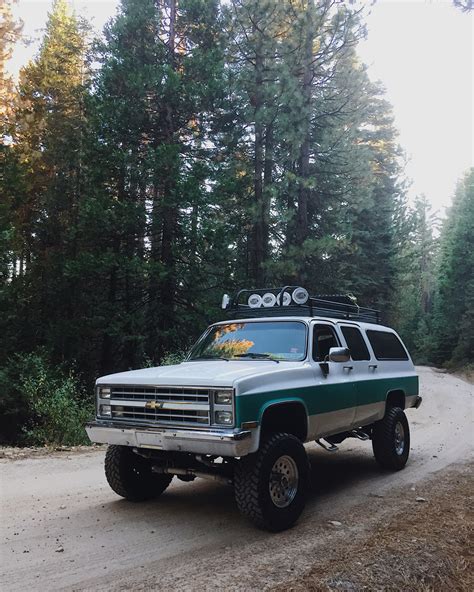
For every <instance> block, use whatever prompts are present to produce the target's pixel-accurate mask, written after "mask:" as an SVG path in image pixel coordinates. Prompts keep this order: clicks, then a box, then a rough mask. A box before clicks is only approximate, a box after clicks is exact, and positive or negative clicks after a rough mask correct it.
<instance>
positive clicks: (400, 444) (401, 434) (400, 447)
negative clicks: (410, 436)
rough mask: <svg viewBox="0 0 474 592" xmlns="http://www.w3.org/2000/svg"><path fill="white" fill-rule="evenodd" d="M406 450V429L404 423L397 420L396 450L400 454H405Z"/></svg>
mask: <svg viewBox="0 0 474 592" xmlns="http://www.w3.org/2000/svg"><path fill="white" fill-rule="evenodd" d="M404 450H405V430H404V428H403V426H402V424H401V423H400V422H399V421H397V423H396V424H395V452H396V453H397V454H398V456H401V455H402V454H403V451H404Z"/></svg>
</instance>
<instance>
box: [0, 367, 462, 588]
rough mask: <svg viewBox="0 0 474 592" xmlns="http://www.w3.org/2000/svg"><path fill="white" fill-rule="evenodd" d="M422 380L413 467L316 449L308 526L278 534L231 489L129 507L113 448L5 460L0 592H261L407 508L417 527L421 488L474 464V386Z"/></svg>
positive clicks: (1, 466)
mask: <svg viewBox="0 0 474 592" xmlns="http://www.w3.org/2000/svg"><path fill="white" fill-rule="evenodd" d="M419 372H420V379H421V394H422V396H423V404H422V406H421V407H420V409H418V410H409V411H408V419H409V421H410V425H411V430H412V444H411V445H412V449H411V456H410V459H409V462H408V465H407V467H406V468H405V470H403V471H401V472H399V473H384V472H381V471H380V470H379V469H378V467H377V465H376V464H375V461H374V460H373V456H372V450H371V445H370V442H369V443H367V442H359V441H357V440H352V439H351V440H346V441H345V442H344V443H343V444H342V445H341V448H340V450H339V452H337V453H327V452H325V451H323V450H322V449H320V448H319V447H318V446H316V445H315V444H311V445H308V447H307V448H308V454H309V457H310V460H311V464H312V468H313V477H312V478H313V488H312V489H313V491H312V493H311V495H310V498H309V501H308V505H307V508H306V511H305V513H304V514H303V517H302V518H301V519H300V522H299V523H298V525H297V526H295V527H294V528H293V529H291V530H290V531H287V532H284V533H281V534H278V535H271V534H268V533H265V532H261V531H258V530H255V529H254V528H253V527H252V526H251V525H249V524H247V523H246V522H245V521H244V520H243V519H242V518H241V517H240V515H239V513H238V512H237V509H236V507H235V504H234V500H233V492H232V489H231V488H230V487H226V486H223V485H219V484H214V483H212V482H209V481H203V480H196V481H194V482H192V483H183V482H181V481H178V480H177V479H175V480H174V481H173V483H172V485H171V486H170V488H169V489H168V490H167V491H166V492H165V494H164V495H163V496H162V498H160V499H159V500H157V501H155V502H146V503H142V504H132V503H128V502H126V501H124V500H122V499H121V498H119V497H117V496H116V495H115V494H114V493H113V492H112V491H111V490H110V489H109V487H108V485H107V483H106V481H105V477H104V473H103V459H104V451H103V450H99V451H97V450H95V451H91V452H86V453H62V454H63V456H60V455H59V456H58V455H54V456H51V457H38V458H26V459H21V460H10V459H2V460H0V471H1V482H0V483H1V486H0V493H1V506H0V518H1V531H0V532H1V539H2V540H1V547H0V558H1V568H0V589H1V590H2V591H5V592H7V591H8V592H9V591H14V590H18V591H22V592H24V591H36V590H38V591H46V590H48V591H49V590H172V589H177V590H257V589H258V590H261V589H263V588H265V587H272V586H274V585H276V584H281V583H282V582H284V581H285V580H286V579H288V578H290V577H291V578H293V577H297V576H298V574H300V573H303V571H304V570H305V567H307V565H308V563H309V562H314V561H315V560H317V557H318V555H319V554H324V555H325V556H327V554H328V553H331V550H332V549H333V548H335V546H338V548H339V551H340V549H341V545H345V546H346V547H347V553H348V554H350V537H351V536H352V535H351V533H355V532H358V533H360V532H361V530H364V529H366V530H367V532H370V529H371V528H373V527H374V524H376V523H379V522H380V521H381V520H384V516H386V514H387V512H389V508H392V509H393V507H394V506H397V505H398V506H399V507H402V506H403V507H407V504H412V505H411V506H408V507H407V508H408V509H407V519H409V516H410V512H411V511H414V512H416V509H417V505H418V504H417V501H416V497H417V491H418V490H419V489H420V488H422V487H424V490H423V491H425V490H426V484H427V483H429V481H430V479H433V478H436V473H438V472H441V471H442V470H444V469H446V468H447V467H449V466H451V465H454V464H458V463H463V462H464V461H466V460H467V459H468V458H469V457H470V456H472V451H473V435H472V434H473V401H474V387H473V385H471V384H469V383H467V382H464V381H463V380H461V379H459V378H456V377H455V376H452V375H449V374H442V373H438V372H435V371H433V370H431V369H429V368H424V367H422V368H419ZM425 495H426V494H425ZM418 501H419V500H418ZM410 508H411V509H410ZM339 522H340V523H341V524H340V525H339V524H338V523H339Z"/></svg>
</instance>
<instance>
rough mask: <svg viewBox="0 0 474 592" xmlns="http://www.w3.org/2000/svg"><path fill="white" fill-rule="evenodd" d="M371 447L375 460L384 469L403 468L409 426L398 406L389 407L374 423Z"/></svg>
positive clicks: (394, 469) (408, 439)
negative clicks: (379, 419) (382, 416)
mask: <svg viewBox="0 0 474 592" xmlns="http://www.w3.org/2000/svg"><path fill="white" fill-rule="evenodd" d="M372 449H373V451H374V456H375V460H376V461H377V462H378V463H379V465H380V466H382V467H383V468H384V469H390V470H392V471H399V470H400V469H403V467H404V466H405V465H406V463H407V460H408V455H409V454H410V428H409V426H408V420H407V417H406V415H405V413H404V411H403V409H400V407H390V408H389V409H387V411H386V412H385V416H384V418H383V419H382V420H381V421H378V422H377V423H376V424H374V428H373V432H372Z"/></svg>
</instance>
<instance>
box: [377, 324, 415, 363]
mask: <svg viewBox="0 0 474 592" xmlns="http://www.w3.org/2000/svg"><path fill="white" fill-rule="evenodd" d="M367 337H368V338H369V341H370V345H371V346H372V349H373V350H374V354H375V357H376V358H377V360H408V356H407V352H406V351H405V348H404V347H403V345H402V342H401V341H400V339H398V337H397V336H396V335H395V334H394V333H386V332H385V331H367Z"/></svg>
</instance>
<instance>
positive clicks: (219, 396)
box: [214, 391, 232, 405]
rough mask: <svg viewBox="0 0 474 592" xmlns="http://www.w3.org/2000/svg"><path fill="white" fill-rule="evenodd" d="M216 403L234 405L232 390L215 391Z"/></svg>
mask: <svg viewBox="0 0 474 592" xmlns="http://www.w3.org/2000/svg"><path fill="white" fill-rule="evenodd" d="M214 403H215V404H216V405H232V391H215V393H214Z"/></svg>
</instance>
